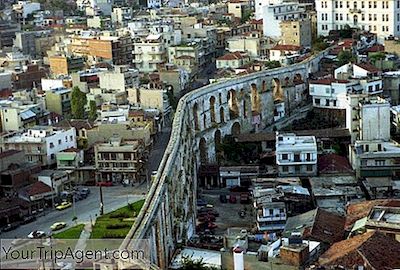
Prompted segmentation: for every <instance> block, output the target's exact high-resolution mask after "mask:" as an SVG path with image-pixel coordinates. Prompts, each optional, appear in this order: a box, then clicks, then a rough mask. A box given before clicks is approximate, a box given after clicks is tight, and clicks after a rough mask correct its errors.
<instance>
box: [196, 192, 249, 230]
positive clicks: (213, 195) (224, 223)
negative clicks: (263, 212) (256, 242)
mask: <svg viewBox="0 0 400 270" xmlns="http://www.w3.org/2000/svg"><path fill="white" fill-rule="evenodd" d="M224 192H225V193H226V194H228V193H229V191H228V190H226V189H224V190H220V191H215V190H212V191H204V192H203V196H202V198H203V199H204V200H205V201H207V202H208V203H209V204H212V205H213V206H214V209H215V210H216V211H217V212H218V213H219V217H217V218H216V220H215V222H214V223H215V225H217V226H218V227H217V228H216V229H215V230H214V232H215V234H216V235H223V234H224V233H225V232H226V229H227V228H229V227H241V228H246V229H248V230H250V229H251V228H252V227H254V225H255V221H254V214H253V209H252V205H251V204H250V203H249V204H241V203H240V199H239V198H240V195H239V194H238V193H229V194H232V195H235V197H236V198H237V200H236V203H230V202H229V200H228V202H227V203H221V202H220V198H219V195H220V194H221V193H224ZM228 198H229V196H228ZM241 211H244V213H245V215H244V217H240V212H241Z"/></svg>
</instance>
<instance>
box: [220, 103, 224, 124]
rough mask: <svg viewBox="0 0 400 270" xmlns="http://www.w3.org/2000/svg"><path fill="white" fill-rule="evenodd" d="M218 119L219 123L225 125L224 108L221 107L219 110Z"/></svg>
mask: <svg viewBox="0 0 400 270" xmlns="http://www.w3.org/2000/svg"><path fill="white" fill-rule="evenodd" d="M219 118H220V121H219V122H220V123H225V112H224V107H221V108H220V109H219Z"/></svg>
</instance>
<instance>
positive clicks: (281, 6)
mask: <svg viewBox="0 0 400 270" xmlns="http://www.w3.org/2000/svg"><path fill="white" fill-rule="evenodd" d="M310 7H312V4H307V3H299V2H296V1H290V2H286V1H283V0H277V1H256V7H255V9H256V13H255V14H256V19H258V20H259V19H262V20H263V32H264V35H265V36H269V37H281V36H282V31H281V27H280V23H281V22H282V21H287V20H293V19H303V18H306V17H307V13H306V11H307V9H310Z"/></svg>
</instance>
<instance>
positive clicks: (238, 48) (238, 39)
mask: <svg viewBox="0 0 400 270" xmlns="http://www.w3.org/2000/svg"><path fill="white" fill-rule="evenodd" d="M226 43H227V50H228V51H229V52H232V53H233V52H246V53H247V54H248V55H249V56H250V57H251V59H255V58H262V57H263V56H266V50H265V49H264V47H263V44H264V39H263V37H261V36H259V35H258V34H257V33H253V34H252V35H250V36H233V37H230V38H228V39H227V40H226Z"/></svg>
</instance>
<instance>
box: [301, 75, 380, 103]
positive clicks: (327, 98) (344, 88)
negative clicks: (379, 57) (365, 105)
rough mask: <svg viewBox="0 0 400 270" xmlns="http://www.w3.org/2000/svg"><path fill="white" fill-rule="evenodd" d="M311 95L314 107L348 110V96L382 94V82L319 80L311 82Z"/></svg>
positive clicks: (374, 80) (369, 79)
mask: <svg viewBox="0 0 400 270" xmlns="http://www.w3.org/2000/svg"><path fill="white" fill-rule="evenodd" d="M309 89H310V95H311V96H312V99H313V106H314V107H316V108H324V109H346V108H347V106H348V104H349V101H348V95H353V94H368V95H377V94H381V93H382V91H383V90H382V89H383V87H382V80H381V79H380V78H378V77H376V78H363V79H350V80H338V79H332V78H328V79H319V80H313V81H310V87H309Z"/></svg>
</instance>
